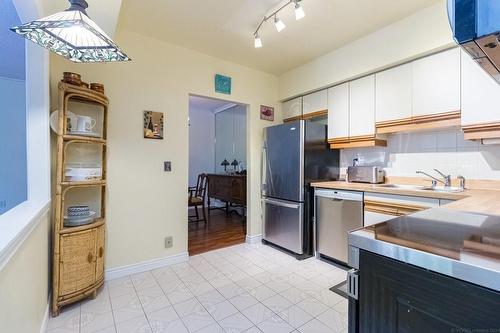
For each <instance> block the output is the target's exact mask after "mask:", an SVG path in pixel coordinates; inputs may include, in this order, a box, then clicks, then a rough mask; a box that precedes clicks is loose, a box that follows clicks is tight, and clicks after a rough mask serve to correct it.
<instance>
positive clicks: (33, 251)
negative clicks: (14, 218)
mask: <svg viewBox="0 0 500 333" xmlns="http://www.w3.org/2000/svg"><path fill="white" fill-rule="evenodd" d="M36 223H37V224H38V225H37V227H36V228H35V229H34V230H33V231H32V232H31V234H30V235H29V237H28V238H27V239H26V240H25V241H24V243H23V244H22V245H21V247H20V248H19V249H18V250H17V252H16V253H15V255H14V256H13V257H12V258H11V259H10V261H9V263H8V264H7V266H5V267H4V268H3V269H2V270H1V271H0V286H1V287H0V324H1V328H0V331H2V332H23V333H24V332H26V333H28V332H30V333H31V332H33V333H37V332H40V327H41V325H42V323H43V321H44V319H45V310H46V309H47V303H48V293H49V285H48V284H49V281H50V279H49V258H50V257H49V249H50V246H49V237H48V234H49V230H50V227H49V225H50V224H49V218H48V216H47V215H44V216H42V217H40V218H39V221H37V222H36Z"/></svg>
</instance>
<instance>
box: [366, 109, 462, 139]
mask: <svg viewBox="0 0 500 333" xmlns="http://www.w3.org/2000/svg"><path fill="white" fill-rule="evenodd" d="M460 119H461V111H451V112H443V113H438V114H432V115H425V116H416V117H411V118H403V119H396V120H389V121H382V122H378V123H376V124H375V128H376V129H377V133H379V134H385V133H397V132H412V131H419V130H429V129H439V128H447V127H456V126H460Z"/></svg>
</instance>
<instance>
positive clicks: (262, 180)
mask: <svg viewBox="0 0 500 333" xmlns="http://www.w3.org/2000/svg"><path fill="white" fill-rule="evenodd" d="M266 155H267V151H266V142H265V141H264V143H263V145H262V150H261V156H260V194H261V196H264V195H266V187H267V184H266V178H265V177H266V170H265V168H266V161H265V159H266Z"/></svg>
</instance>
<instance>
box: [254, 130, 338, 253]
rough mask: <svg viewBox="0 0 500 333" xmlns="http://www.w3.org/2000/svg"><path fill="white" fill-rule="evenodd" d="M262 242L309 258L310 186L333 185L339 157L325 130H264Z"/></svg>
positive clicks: (310, 244)
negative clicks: (323, 182) (328, 140)
mask: <svg viewBox="0 0 500 333" xmlns="http://www.w3.org/2000/svg"><path fill="white" fill-rule="evenodd" d="M262 162H263V163H262V187H261V189H262V208H263V220H264V230H263V240H264V243H271V244H274V245H276V246H278V247H280V248H282V249H285V250H287V251H288V252H290V253H291V254H293V255H295V256H296V257H297V258H299V259H300V258H304V257H308V256H311V255H312V254H313V206H314V203H313V200H314V191H313V189H312V188H311V187H310V184H311V183H312V182H316V181H328V180H337V179H338V176H339V152H338V151H337V150H331V149H330V148H329V145H328V143H327V130H326V125H324V124H321V123H318V122H313V121H304V120H299V121H295V122H290V123H285V124H282V125H277V126H271V127H267V128H265V129H264V144H263V153H262Z"/></svg>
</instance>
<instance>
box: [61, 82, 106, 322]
mask: <svg viewBox="0 0 500 333" xmlns="http://www.w3.org/2000/svg"><path fill="white" fill-rule="evenodd" d="M73 102H78V103H80V104H84V105H88V106H89V108H90V107H94V108H95V107H97V108H98V109H99V111H98V112H102V134H101V137H100V138H96V137H87V136H79V135H73V134H71V133H68V132H67V112H68V105H69V104H70V103H73ZM108 105H109V101H108V98H107V97H106V96H105V95H104V94H102V93H99V92H95V91H93V90H90V89H88V88H85V87H79V86H75V85H71V84H66V83H63V82H60V83H59V110H60V112H59V118H58V131H57V133H58V135H57V158H56V179H55V200H54V207H53V208H54V228H53V236H54V239H53V267H52V269H53V271H52V314H53V316H57V315H59V313H60V309H61V307H62V306H65V305H68V304H71V303H74V302H76V301H79V300H81V299H83V298H86V297H94V298H95V297H96V295H97V290H98V289H99V288H100V287H101V286H102V285H103V283H104V240H105V226H106V223H105V220H106V218H105V216H106V215H105V212H106V209H105V208H106V202H105V195H106V137H107V116H108ZM74 143H83V144H89V145H100V146H102V149H101V168H102V177H101V179H96V180H88V181H66V179H65V166H66V162H67V154H68V148H69V147H70V146H71V145H72V144H74ZM89 188H95V189H98V191H96V192H97V193H99V194H100V198H97V200H98V201H99V202H100V216H98V218H96V219H95V220H94V221H93V222H92V223H91V224H87V225H83V226H78V227H65V226H64V210H65V208H66V206H65V199H66V197H67V195H68V193H69V192H70V191H71V192H73V191H81V190H82V189H89Z"/></svg>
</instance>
